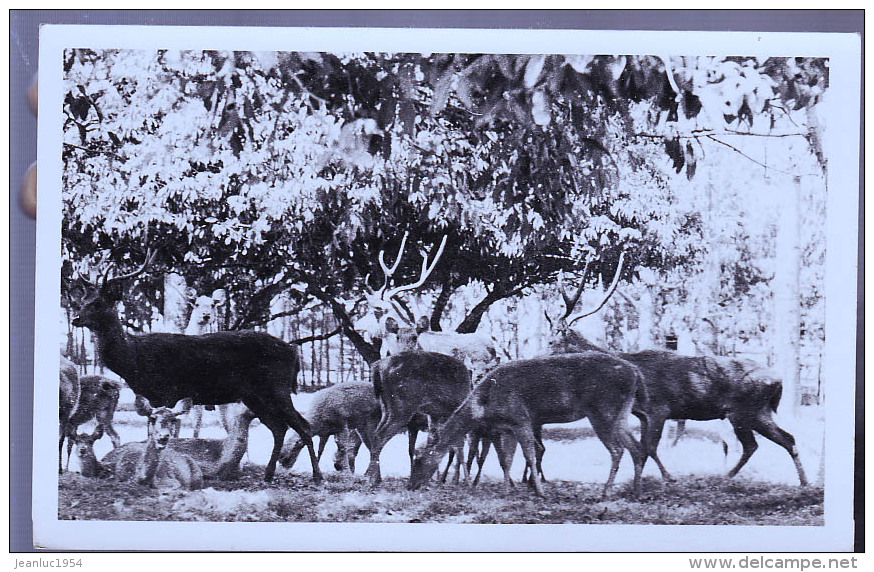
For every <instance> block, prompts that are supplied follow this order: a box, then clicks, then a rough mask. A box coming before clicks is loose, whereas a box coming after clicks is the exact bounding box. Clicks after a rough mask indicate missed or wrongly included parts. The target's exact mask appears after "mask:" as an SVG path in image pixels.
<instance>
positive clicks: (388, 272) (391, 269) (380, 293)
mask: <svg viewBox="0 0 874 572" xmlns="http://www.w3.org/2000/svg"><path fill="white" fill-rule="evenodd" d="M409 236H410V233H409V231H408V232H405V233H404V238H402V239H401V247H400V248H399V249H398V255H397V258H395V261H394V263H393V264H392V265H391V266H388V265H387V264H386V263H385V250H380V251H379V266H380V268H382V273H383V275H384V276H385V279H384V281H383V283H382V288H380V289H379V290H374V289H373V288H371V287H370V273H369V272H368V274H367V276H365V278H364V288H365V289H366V290H367V293H368V294H369V295H370V296H375V297H377V298H379V299H380V300H385V291H386V289H387V288H388V283H389V281H391V277H392V275H393V274H394V273H395V271H396V270H397V269H398V266H400V264H401V258H402V257H403V255H404V249H405V248H406V247H407V238H408V237H409Z"/></svg>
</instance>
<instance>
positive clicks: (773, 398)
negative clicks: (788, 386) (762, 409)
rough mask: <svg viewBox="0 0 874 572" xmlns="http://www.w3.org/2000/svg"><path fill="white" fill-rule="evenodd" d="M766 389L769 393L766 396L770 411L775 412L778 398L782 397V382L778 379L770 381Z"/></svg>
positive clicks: (778, 403)
mask: <svg viewBox="0 0 874 572" xmlns="http://www.w3.org/2000/svg"><path fill="white" fill-rule="evenodd" d="M768 391H769V392H770V394H771V395H770V396H768V403H769V405H770V406H771V411H773V412H774V413H777V406H779V405H780V399H781V398H782V397H783V384H782V383H781V382H779V381H778V382H776V383H772V384H771V385H770V386H769V387H768Z"/></svg>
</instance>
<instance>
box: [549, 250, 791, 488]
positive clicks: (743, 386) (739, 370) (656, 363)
mask: <svg viewBox="0 0 874 572" xmlns="http://www.w3.org/2000/svg"><path fill="white" fill-rule="evenodd" d="M622 261H623V257H622V256H620V258H619V266H618V268H617V270H616V274H615V275H614V277H613V281H612V283H611V284H610V287H609V288H608V289H607V292H606V294H605V296H604V298H603V299H602V300H601V302H600V303H599V304H597V305H596V306H595V307H594V308H593V309H590V310H584V311H582V312H579V313H578V314H576V315H574V316H573V317H571V315H572V314H573V311H574V307H575V306H576V305H577V303H578V302H579V299H580V295H581V294H582V291H583V289H584V287H585V282H584V281H583V282H581V284H580V286H579V287H578V288H577V291H576V293H575V294H574V295H573V296H569V295H568V294H567V292H566V291H565V290H564V287H563V285H562V284H561V283H560V284H559V290H560V293H561V296H562V299H563V300H564V304H565V311H564V313H563V314H562V315H561V316H560V317H559V318H558V320H556V321H555V323H554V324H553V336H552V339H551V340H550V343H549V348H550V352H551V353H554V354H563V353H569V352H581V351H588V350H595V351H601V352H603V353H608V352H607V351H606V350H604V349H602V348H599V347H598V346H596V345H594V344H592V343H591V342H589V341H588V340H587V339H585V337H584V336H582V335H581V334H579V333H578V332H576V331H574V330H572V329H571V326H572V325H573V324H574V323H575V322H576V321H578V320H579V319H581V318H584V317H586V316H590V315H592V314H594V313H595V312H597V311H599V310H600V309H601V308H602V307H604V305H605V304H606V303H607V300H608V299H609V298H610V296H611V295H612V294H613V293H614V292H615V291H616V285H617V283H618V280H619V275H620V272H621V270H622ZM584 275H585V271H584ZM547 317H548V316H547ZM550 322H552V321H551V320H550ZM617 355H618V356H619V357H620V358H622V359H624V360H626V361H628V362H631V363H633V364H634V365H636V366H637V367H638V368H639V369H640V371H641V372H642V373H643V379H644V383H645V385H646V390H647V391H646V394H647V402H646V403H643V402H641V401H640V400H639V399H638V400H637V402H636V403H635V410H634V413H635V415H637V416H638V417H641V431H642V441H643V444H644V447H645V448H646V450H647V455H648V456H649V457H652V459H653V461H655V463H656V465H657V466H658V468H659V471H660V472H661V474H662V478H664V479H665V480H673V477H672V476H671V474H670V473H669V472H668V471H667V469H665V467H664V465H663V464H662V462H661V460H660V459H659V457H658V453H657V451H658V446H659V442H660V440H661V436H662V431H663V429H664V424H665V422H666V421H667V420H668V419H674V420H678V421H685V420H686V419H693V420H698V421H709V420H714V419H728V420H729V422H730V423H731V425H732V426H733V428H734V432H735V434H736V435H737V437H738V440H739V441H740V442H741V445H742V446H743V453H742V455H741V457H740V459H739V460H738V462H737V464H736V465H735V466H734V467H733V468H732V469H731V470H730V471H729V473H728V475H729V476H730V477H733V476H735V475H736V474H737V473H738V471H740V469H741V468H742V467H743V466H744V465H745V464H746V463H747V461H748V460H749V458H750V457H751V456H752V454H753V453H754V452H755V451H756V449H757V448H758V444H757V443H756V438H755V435H754V433H753V432H754V431H755V432H757V433H759V434H760V435H762V436H763V437H765V438H767V439H770V440H771V441H773V442H774V443H777V444H778V445H780V446H781V447H783V448H784V449H785V450H786V451H787V452H788V453H789V455H790V457H791V458H792V461H793V463H794V464H795V468H796V471H797V472H798V479H799V481H800V483H801V485H802V486H804V485H806V484H807V477H806V475H805V472H804V467H803V466H802V465H801V460H800V458H799V456H798V450H797V448H796V446H795V438H794V437H793V436H792V435H791V434H790V433H789V432H787V431H785V430H783V429H782V428H780V427H779V426H778V425H777V423H776V422H775V421H774V419H773V413H776V411H777V406H778V405H779V403H780V397H781V395H782V392H783V384H782V381H781V380H780V379H779V377H778V376H777V375H776V374H775V373H773V372H771V371H769V370H767V369H766V368H763V367H761V366H760V365H758V364H756V363H755V362H752V361H750V360H742V359H735V358H730V357H711V356H684V355H678V354H676V353H674V352H670V351H664V350H645V351H640V352H629V353H620V354H617ZM642 412H645V413H646V421H647V422H646V423H644V419H643V417H642V416H641V413H642ZM538 452H539V453H540V455H539V457H538V460H537V468H538V470H539V471H541V474H542V470H541V469H540V459H541V458H542V455H543V450H542V448H541V449H539V451H538Z"/></svg>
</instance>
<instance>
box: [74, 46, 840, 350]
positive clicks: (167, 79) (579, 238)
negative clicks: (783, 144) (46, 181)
mask: <svg viewBox="0 0 874 572" xmlns="http://www.w3.org/2000/svg"><path fill="white" fill-rule="evenodd" d="M741 62H745V63H743V65H741ZM663 64H664V62H662V61H661V60H660V59H658V58H649V57H628V56H622V57H600V56H599V57H579V56H577V57H570V56H506V55H460V54H436V55H430V56H427V57H426V56H422V55H419V54H373V53H367V54H355V55H344V56H338V55H333V54H303V53H250V52H210V51H204V52H169V51H161V52H156V53H148V52H142V51H119V50H106V51H102V52H94V51H90V50H68V52H67V53H66V54H65V70H66V71H67V76H66V82H67V88H68V92H67V96H66V98H65V111H66V113H67V123H66V130H65V147H64V160H65V173H64V188H65V193H64V200H65V218H64V229H63V231H64V234H63V235H64V248H65V254H66V256H67V259H68V260H69V261H70V264H69V265H66V266H65V274H64V275H65V277H69V276H71V275H72V274H73V273H74V272H76V271H82V270H86V269H87V266H88V265H89V263H91V262H92V261H93V259H94V257H96V256H97V255H101V254H103V253H106V252H109V253H110V256H111V259H112V260H114V261H115V262H116V264H118V265H123V264H130V263H132V262H136V261H137V260H141V259H142V256H143V245H144V244H149V245H153V246H158V247H160V249H161V254H160V257H159V259H158V260H157V261H156V263H157V265H158V266H159V267H160V268H163V269H165V270H167V271H175V272H178V273H180V274H181V275H183V276H184V277H185V278H186V279H187V280H188V283H189V284H191V285H193V286H194V287H195V288H196V289H197V290H199V291H211V290H212V289H215V288H219V287H221V288H226V289H227V291H228V294H229V300H230V301H231V303H232V307H233V312H232V315H233V320H232V321H231V323H230V324H229V326H230V327H231V328H248V327H252V326H258V325H263V324H265V323H266V322H267V321H269V320H270V319H271V315H270V307H271V303H270V302H271V300H272V299H273V298H275V296H277V295H278V294H280V293H286V294H287V295H289V296H290V297H291V298H292V299H293V300H296V301H297V303H298V304H299V307H303V306H304V305H305V304H307V303H308V302H309V301H310V300H311V299H313V298H315V299H317V300H319V301H321V302H322V303H323V304H324V305H325V306H326V307H328V308H330V309H331V310H332V312H333V313H334V315H335V317H336V319H337V321H338V323H339V324H340V327H341V329H342V331H343V332H344V334H345V335H346V336H347V337H348V338H349V339H350V341H351V342H352V343H353V344H354V345H355V347H356V348H357V349H358V350H359V352H361V353H362V355H364V356H365V358H367V359H373V358H374V355H376V351H375V348H374V347H373V346H372V345H371V344H369V343H368V342H367V341H366V340H365V339H364V338H363V337H362V336H360V334H359V333H358V332H356V331H355V330H354V325H353V323H354V322H353V316H354V314H355V312H356V307H357V303H358V302H359V301H360V297H361V294H360V293H361V292H362V291H363V287H364V280H365V278H366V277H367V276H368V275H369V274H375V273H376V272H377V271H378V267H377V265H376V258H377V254H378V253H379V251H381V250H386V249H389V250H390V249H392V248H395V249H396V248H397V242H398V241H399V240H400V236H401V235H403V233H404V232H405V231H409V232H410V235H411V236H412V237H413V240H414V242H415V244H416V247H417V248H426V247H428V246H430V245H433V244H436V243H437V242H439V241H440V238H441V237H442V236H443V235H448V236H449V237H450V240H449V241H448V244H447V252H446V255H445V257H446V261H447V262H446V263H445V264H442V265H441V266H440V267H439V268H438V269H437V270H436V271H435V273H434V274H433V275H432V277H431V278H430V281H429V283H428V284H427V285H426V287H427V288H429V289H434V290H435V291H438V292H439V295H438V296H437V298H436V301H435V304H434V306H433V309H432V312H431V317H430V318H431V319H430V321H431V323H432V325H436V326H440V318H441V315H442V313H443V311H444V309H445V307H446V304H447V303H448V300H449V299H450V298H451V297H452V296H453V294H454V293H457V292H459V291H460V289H462V288H465V287H467V286H469V285H471V284H480V285H482V287H483V288H482V290H481V292H483V293H482V294H481V296H480V297H479V298H478V299H476V300H471V301H470V304H469V310H468V312H467V315H466V316H465V318H464V319H463V320H462V321H461V322H460V323H459V325H458V327H457V330H458V331H461V332H464V331H473V330H475V329H476V327H477V326H478V324H479V322H480V320H481V318H482V316H483V314H484V312H486V311H487V310H488V308H489V307H490V306H491V305H492V304H494V303H495V302H497V301H499V300H503V299H506V298H509V297H513V296H516V295H518V294H520V293H522V292H525V291H526V290H527V289H530V288H531V287H533V286H536V285H538V284H544V283H548V282H551V281H552V280H554V277H555V274H556V272H557V271H559V270H569V271H573V270H580V269H581V268H582V264H583V263H582V260H584V259H587V260H588V261H589V262H590V265H589V270H590V274H589V275H588V276H583V277H582V279H584V280H594V279H595V277H596V276H598V275H600V274H604V275H612V270H613V269H614V268H615V265H616V260H617V259H618V254H619V252H620V251H625V252H626V253H627V255H628V259H629V263H628V264H627V270H626V271H625V272H626V276H625V278H630V277H631V276H633V275H634V274H635V273H636V272H637V271H638V269H640V268H643V267H660V268H669V267H671V266H672V265H675V264H677V263H679V262H681V261H682V260H684V258H688V257H690V256H694V252H679V253H678V252H677V251H676V249H675V248H674V247H673V243H674V242H675V237H674V236H673V234H674V233H673V231H671V230H669V229H671V228H675V229H677V232H680V233H684V232H694V228H684V226H685V223H683V222H682V220H681V219H682V217H678V216H677V213H674V212H671V210H670V209H669V208H666V207H665V206H663V205H664V202H663V201H664V199H665V197H666V196H669V195H670V190H669V189H668V188H667V184H666V183H665V180H666V179H665V177H664V176H663V174H662V171H663V168H662V167H661V166H660V165H659V164H658V161H657V159H656V149H657V148H658V147H659V146H662V147H663V148H664V150H665V151H667V154H668V157H670V159H671V161H672V165H673V166H674V168H675V169H676V170H678V171H679V170H681V169H682V168H683V167H685V169H686V173H687V175H688V176H690V177H691V176H692V175H693V174H694V170H695V166H694V165H695V164H696V161H697V157H696V155H695V152H694V151H693V150H692V149H694V147H693V146H692V144H691V141H692V140H697V139H701V138H713V137H715V135H714V134H713V132H711V131H710V128H709V127H700V125H699V124H695V125H696V129H695V130H693V131H690V132H689V133H688V134H684V133H682V132H681V127H683V128H685V127H689V128H691V127H692V123H691V122H692V121H698V119H699V117H702V118H703V117H704V112H706V111H709V110H712V109H713V105H711V103H710V102H711V99H713V98H712V97H711V96H712V95H713V94H715V93H719V94H721V95H720V96H721V97H723V98H729V99H728V100H726V101H729V100H730V101H729V104H726V105H727V107H726V105H723V107H722V108H720V109H722V111H726V110H728V111H732V110H733V111H736V112H737V113H736V114H735V115H734V119H731V120H730V121H729V119H726V118H724V119H723V121H725V122H726V123H725V125H728V126H735V127H739V126H740V125H741V124H747V123H748V124H749V126H750V127H752V124H753V119H754V117H759V116H761V115H766V116H767V115H770V116H772V117H773V116H774V114H776V113H778V112H779V109H778V106H777V105H776V102H795V104H799V103H800V104H801V105H802V106H804V105H809V104H810V103H811V102H812V101H814V100H815V99H816V97H818V93H816V92H815V89H814V88H816V87H817V86H823V85H826V84H827V77H826V76H825V73H824V68H823V67H822V66H821V65H819V64H817V61H815V60H803V61H802V62H801V64H803V65H800V66H799V65H798V63H797V62H796V64H795V69H796V70H800V71H797V73H795V75H792V76H791V77H789V75H787V74H789V73H790V71H791V69H792V68H791V66H790V65H789V63H786V62H783V63H780V61H776V60H775V61H771V60H767V61H765V62H762V63H758V62H757V63H754V64H752V65H748V62H746V60H742V59H739V58H735V59H726V60H713V59H706V58H704V59H696V60H692V59H690V60H688V61H687V60H682V64H683V65H682V66H680V65H678V63H677V62H674V61H673V60H672V62H671V69H670V72H671V73H666V71H665V67H664V65H663ZM714 70H716V71H714ZM733 74H734V75H733ZM781 74H782V75H781ZM738 77H744V78H747V79H748V80H749V81H747V82H746V83H744V82H739V81H738V80H737V78H738ZM778 77H779V78H781V80H780V82H777V80H775V79H774V78H778ZM769 78H770V79H769ZM787 78H788V79H787ZM811 78H812V79H815V80H816V81H815V82H814V83H812V84H811V83H810V81H811ZM769 82H770V83H769ZM730 85H733V86H734V87H731V88H730V87H729V86H730ZM802 85H803V86H805V89H807V91H804V90H803V89H801V87H799V86H802ZM768 86H770V88H768ZM787 86H788V87H787ZM766 88H768V89H771V92H768V93H766V92H767V89H766ZM671 94H673V95H671ZM729 96H731V97H729ZM732 98H733V99H732ZM762 102H764V103H762ZM760 104H761V105H760ZM680 110H683V114H682V115H681V114H680V113H679V111H680ZM723 115H725V114H723ZM757 123H758V124H761V121H759V122H757ZM640 129H654V130H655V131H656V133H649V132H645V133H640ZM681 140H688V141H689V143H687V144H686V145H685V147H681V150H682V153H678V152H677V149H676V145H677V144H678V143H677V142H679V141H681ZM660 205H662V206H660ZM666 229H668V230H667V231H666ZM693 250H694V249H693ZM417 263H418V262H417V261H412V262H405V263H404V264H403V265H402V267H401V268H400V270H399V272H398V276H399V278H405V277H409V276H411V275H413V274H415V273H416V272H418V268H417V267H416V264H417ZM142 286H144V287H145V288H143V289H142V292H141V294H139V295H140V296H143V297H144V300H141V302H143V303H142V304H139V303H136V304H130V308H131V309H132V310H134V311H139V312H141V313H142V316H139V319H140V320H141V321H142V320H145V319H147V317H148V315H150V311H149V310H148V308H149V307H150V306H156V305H157V301H158V298H159V297H160V295H161V292H160V284H159V283H158V282H155V283H150V282H144V283H143V284H142Z"/></svg>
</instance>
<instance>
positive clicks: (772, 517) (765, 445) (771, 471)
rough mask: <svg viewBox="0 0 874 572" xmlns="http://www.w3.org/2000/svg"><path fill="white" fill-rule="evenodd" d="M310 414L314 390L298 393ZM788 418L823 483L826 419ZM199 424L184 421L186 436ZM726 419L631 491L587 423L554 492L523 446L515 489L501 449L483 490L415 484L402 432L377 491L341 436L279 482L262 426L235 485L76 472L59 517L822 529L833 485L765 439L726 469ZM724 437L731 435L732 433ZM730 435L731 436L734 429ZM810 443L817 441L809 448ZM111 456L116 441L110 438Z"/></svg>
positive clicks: (134, 435) (552, 460) (559, 446)
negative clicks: (347, 469) (159, 482)
mask: <svg viewBox="0 0 874 572" xmlns="http://www.w3.org/2000/svg"><path fill="white" fill-rule="evenodd" d="M296 403H297V405H298V407H299V408H300V409H301V410H302V411H306V405H307V404H308V396H306V395H302V396H298V397H297V398H296ZM212 416H213V414H212V413H211V412H207V414H206V416H205V421H206V422H207V423H208V425H207V427H206V428H205V430H204V434H205V436H207V437H216V438H219V437H221V435H222V430H221V429H219V427H218V425H217V423H216V420H215V419H213V417H212ZM780 423H781V425H784V426H786V428H787V429H788V430H790V431H791V432H793V433H795V434H796V437H797V438H798V439H799V444H800V449H801V455H802V461H803V463H804V465H805V467H806V469H807V472H808V477H809V478H810V480H811V481H812V482H815V481H816V480H817V471H818V468H819V467H818V459H819V454H818V448H817V447H816V445H819V444H820V443H821V442H820V441H817V439H816V433H817V432H818V431H817V430H816V427H818V426H819V424H818V423H811V424H801V425H800V426H799V425H798V424H796V426H794V427H791V428H790V425H791V424H787V423H786V422H785V421H780ZM116 425H117V429H118V430H119V433H120V434H121V435H122V439H123V440H124V441H136V440H142V439H144V438H145V433H146V431H145V426H144V424H143V423H142V421H141V420H140V419H137V418H136V415H135V414H134V413H133V412H129V411H120V412H119V413H118V415H117V423H116ZM186 431H190V428H187V427H186V428H183V435H182V436H183V437H185V436H188V435H186ZM720 431H722V428H721V426H720V422H710V423H709V424H706V423H699V424H695V423H690V427H689V431H688V433H687V435H686V436H685V437H684V438H683V439H681V440H680V441H679V442H678V444H677V445H676V446H674V447H672V446H670V443H669V442H668V441H669V440H668V439H667V438H666V439H665V440H664V441H665V442H664V443H663V445H662V447H661V448H660V454H661V456H662V459H663V461H664V462H665V464H666V465H667V466H668V467H669V469H671V470H672V472H673V473H674V474H675V476H676V477H677V478H678V480H677V482H675V483H665V482H663V481H662V480H661V477H660V476H658V472H657V470H656V468H655V466H654V464H653V463H652V462H650V463H648V465H647V468H646V470H645V472H644V480H643V494H642V495H641V496H640V497H639V498H633V496H632V494H631V492H632V491H631V486H630V481H631V474H632V466H631V461H630V459H629V458H628V456H627V455H626V456H625V457H624V458H623V461H622V465H621V468H620V472H619V475H618V477H617V482H616V485H615V486H614V488H613V490H612V491H611V494H610V495H609V496H608V497H607V498H606V499H602V498H601V490H602V486H603V482H604V481H605V480H606V477H607V473H608V471H609V465H610V460H609V455H608V454H607V451H606V449H605V448H604V447H603V445H602V444H601V443H600V442H599V441H598V440H597V439H596V438H594V436H593V434H592V432H591V429H590V428H589V427H588V424H587V423H585V422H580V423H575V424H570V425H560V426H552V427H547V429H546V432H545V443H546V447H547V451H546V456H545V458H544V472H545V473H546V476H547V478H548V479H549V482H548V483H546V484H545V486H544V491H545V496H544V498H539V497H537V496H535V495H534V494H533V492H532V491H529V490H528V489H527V487H526V486H525V485H524V484H522V483H519V477H520V476H521V471H522V467H523V463H522V462H521V455H520V454H518V453H517V455H516V463H515V465H514V467H513V478H514V480H515V481H516V486H515V488H513V489H511V490H504V487H503V484H502V482H501V478H500V476H501V473H500V470H499V468H498V465H497V460H496V458H495V456H494V454H492V455H491V456H490V457H489V460H488V461H487V463H486V466H485V468H484V472H483V474H484V478H483V481H482V482H481V483H480V485H479V486H478V487H477V488H475V489H474V488H471V487H470V486H468V485H466V484H464V483H462V484H458V485H453V484H444V485H441V484H438V483H436V482H435V483H432V484H431V485H430V486H429V487H427V488H425V489H423V490H420V491H409V490H407V488H406V478H405V477H406V476H408V474H409V461H408V459H407V457H406V439H405V438H404V437H403V436H398V437H396V438H395V439H393V440H392V441H391V442H390V443H389V445H388V446H387V447H386V449H385V450H384V452H383V457H382V460H381V461H382V463H381V464H382V470H383V476H384V481H383V483H382V484H381V485H380V486H378V487H376V488H371V487H370V486H369V484H368V482H367V480H366V479H365V478H364V477H363V476H362V474H361V473H362V472H363V470H364V468H365V467H366V464H367V459H368V454H367V452H366V451H365V450H362V452H361V454H360V455H359V457H358V465H357V474H356V475H349V474H340V473H337V472H335V471H334V470H333V467H332V466H331V465H332V463H331V456H332V453H333V443H332V444H330V445H329V446H328V449H326V453H325V456H324V457H323V458H322V464H321V466H322V471H323V472H324V473H325V482H324V483H323V484H321V485H315V484H314V483H313V482H312V479H311V472H310V468H309V463H308V460H307V458H306V455H301V458H300V459H299V460H298V462H297V464H296V465H295V466H294V467H293V468H292V469H291V470H289V469H283V468H282V467H279V469H278V471H277V475H276V478H275V480H274V482H272V483H265V482H264V481H263V475H264V465H265V464H266V460H267V457H268V456H269V450H270V442H271V438H270V436H269V432H267V431H266V429H265V428H264V427H254V428H253V429H252V431H251V441H252V442H251V444H250V449H249V454H248V458H245V459H244V462H243V468H242V474H241V476H240V478H239V479H237V480H233V481H207V483H206V485H205V486H206V488H205V489H203V490H200V491H181V490H173V489H170V490H165V489H153V488H149V487H144V486H140V485H135V484H131V483H119V482H116V481H114V480H111V479H90V478H87V477H82V476H81V475H80V474H78V473H77V472H75V470H76V466H75V463H76V461H75V459H74V461H73V463H72V464H71V467H70V468H71V472H68V473H65V474H64V475H62V476H61V477H60V479H59V494H58V517H59V518H60V519H80V520H81V519H88V520H193V521H290V522H432V523H433V522H452V523H537V524H547V523H592V524H699V525H700V524H741V525H782V526H792V525H822V524H823V488H822V487H821V486H816V485H814V486H809V487H805V488H801V487H799V486H798V484H797V476H796V473H795V469H794V466H793V464H792V461H791V459H790V457H789V455H788V454H786V452H785V451H783V450H782V449H780V448H779V447H777V446H776V445H773V444H772V443H770V442H768V441H766V440H764V439H762V438H759V443H760V448H759V450H758V451H757V452H756V454H755V455H754V456H753V458H752V460H751V461H750V463H749V464H748V465H747V466H746V467H744V469H743V470H742V471H741V473H740V474H739V475H738V477H736V478H734V479H728V478H726V477H725V476H724V473H725V472H726V471H727V470H728V468H730V467H731V464H732V462H733V461H734V460H736V459H737V456H738V455H739V453H738V452H736V451H735V450H734V443H733V442H732V443H731V446H730V447H729V454H728V458H726V457H725V455H724V454H723V447H722V445H721V443H720V442H719V440H720V437H721V433H720ZM722 432H723V433H724V431H722ZM189 435H190V433H189ZM726 438H727V440H730V436H728V435H726ZM805 443H806V444H805ZM98 445H99V446H98V447H96V449H97V455H98V457H101V456H102V455H103V454H105V452H106V451H107V450H108V449H109V448H110V444H109V443H108V439H106V438H104V439H101V441H99V442H98Z"/></svg>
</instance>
